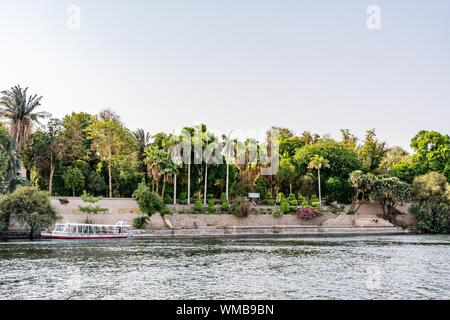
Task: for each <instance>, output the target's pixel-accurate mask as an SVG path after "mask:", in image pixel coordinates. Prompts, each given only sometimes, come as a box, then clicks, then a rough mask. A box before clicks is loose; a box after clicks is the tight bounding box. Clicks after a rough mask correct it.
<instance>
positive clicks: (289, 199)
mask: <svg viewBox="0 0 450 320" xmlns="http://www.w3.org/2000/svg"><path fill="white" fill-rule="evenodd" d="M294 200H297V198H296V197H295V194H293V193H290V194H289V197H288V201H289V202H291V201H294Z"/></svg>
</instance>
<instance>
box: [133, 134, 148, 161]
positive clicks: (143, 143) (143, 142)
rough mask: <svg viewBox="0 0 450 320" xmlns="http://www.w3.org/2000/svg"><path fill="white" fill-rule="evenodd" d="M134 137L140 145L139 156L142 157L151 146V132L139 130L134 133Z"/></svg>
mask: <svg viewBox="0 0 450 320" xmlns="http://www.w3.org/2000/svg"><path fill="white" fill-rule="evenodd" d="M133 136H134V138H135V139H136V142H137V144H138V151H139V154H140V155H142V154H143V153H144V149H145V147H147V146H148V145H149V144H150V139H151V135H150V133H149V132H145V131H144V129H137V130H136V131H134V132H133Z"/></svg>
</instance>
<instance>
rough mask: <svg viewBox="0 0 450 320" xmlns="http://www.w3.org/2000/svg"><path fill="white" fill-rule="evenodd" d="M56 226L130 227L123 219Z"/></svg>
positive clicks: (67, 223) (59, 224)
mask: <svg viewBox="0 0 450 320" xmlns="http://www.w3.org/2000/svg"><path fill="white" fill-rule="evenodd" d="M56 226H75V227H97V228H117V227H131V226H130V225H129V224H128V223H127V222H125V221H119V222H117V223H116V224H87V223H71V222H66V223H57V224H56Z"/></svg>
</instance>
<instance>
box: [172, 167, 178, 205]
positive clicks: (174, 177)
mask: <svg viewBox="0 0 450 320" xmlns="http://www.w3.org/2000/svg"><path fill="white" fill-rule="evenodd" d="M176 205H177V175H176V174H174V175H173V206H176Z"/></svg>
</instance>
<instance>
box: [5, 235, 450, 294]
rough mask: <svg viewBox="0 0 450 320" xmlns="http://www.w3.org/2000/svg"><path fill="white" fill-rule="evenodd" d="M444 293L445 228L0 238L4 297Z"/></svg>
mask: <svg viewBox="0 0 450 320" xmlns="http://www.w3.org/2000/svg"><path fill="white" fill-rule="evenodd" d="M359 298H363V299H399V298H400V299H449V298H450V236H415V235H414V236H381V237H378V236H370V237H317V238H239V239H236V238H234V239H196V240H194V239H181V240H180V239H164V240H153V239H151V240H144V239H142V240H139V239H134V240H113V241H105V240H99V241H92V240H90V241H89V240H88V241H36V242H20V241H17V242H0V299H359Z"/></svg>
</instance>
